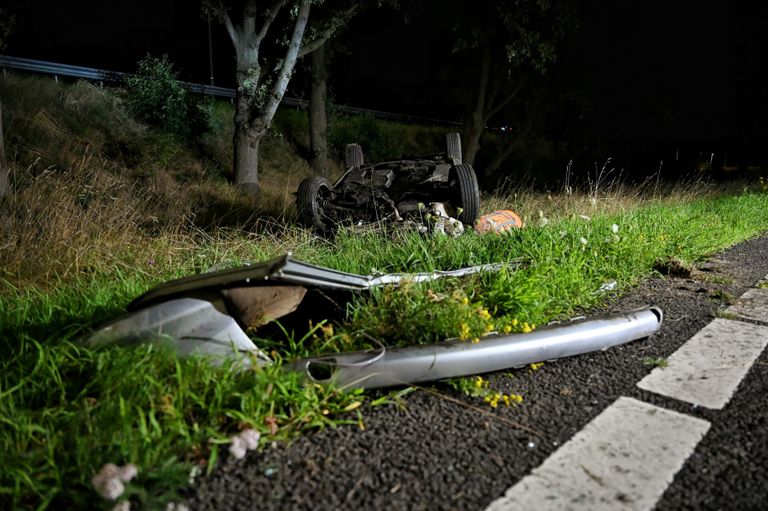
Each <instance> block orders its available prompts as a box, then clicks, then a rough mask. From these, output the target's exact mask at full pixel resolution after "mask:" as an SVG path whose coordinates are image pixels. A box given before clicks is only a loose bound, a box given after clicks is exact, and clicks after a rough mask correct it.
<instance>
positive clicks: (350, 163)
mask: <svg viewBox="0 0 768 511" xmlns="http://www.w3.org/2000/svg"><path fill="white" fill-rule="evenodd" d="M363 163H364V158H363V148H362V147H360V144H347V147H345V148H344V165H345V166H346V168H347V170H348V169H351V168H352V167H362V166H363Z"/></svg>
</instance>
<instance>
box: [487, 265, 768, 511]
mask: <svg viewBox="0 0 768 511" xmlns="http://www.w3.org/2000/svg"><path fill="white" fill-rule="evenodd" d="M765 280H766V281H768V276H766V279H765ZM726 312H727V313H729V314H733V315H734V316H737V317H739V318H743V319H748V320H752V321H757V322H760V323H766V324H768V289H750V290H749V291H747V292H746V293H745V294H744V295H743V296H742V297H741V298H739V300H738V301H737V303H736V304H735V305H733V306H731V307H729V308H728V309H726ZM766 345H768V326H759V325H755V324H752V323H746V322H744V321H733V320H726V319H715V320H714V321H712V322H711V323H710V324H709V325H707V326H706V327H704V328H702V329H701V330H700V331H699V332H698V333H697V334H696V335H694V336H693V337H692V338H691V339H689V340H688V341H687V342H686V343H685V344H683V345H682V346H681V347H680V348H679V349H678V350H677V351H676V352H675V353H673V354H672V356H670V357H669V358H668V359H667V363H668V366H667V367H665V368H660V367H659V368H656V369H654V370H653V371H652V372H651V373H650V374H649V375H648V376H646V377H645V378H643V379H642V380H640V382H639V383H638V384H637V386H638V387H640V388H641V389H645V390H648V391H651V392H655V393H657V394H661V395H663V396H668V397H671V398H674V399H677V400H680V401H685V402H688V403H692V404H694V405H700V406H704V407H707V408H712V409H722V408H723V407H724V406H725V405H726V404H727V403H728V401H729V400H730V399H731V396H733V393H734V392H735V391H736V388H737V387H738V386H739V383H741V380H742V379H743V378H744V376H746V374H747V372H748V371H749V369H750V368H751V367H752V364H753V363H754V362H755V360H756V359H757V357H759V356H760V353H762V351H763V350H764V349H765V347H766ZM709 426H710V423H709V422H707V421H705V420H702V419H698V418H695V417H691V416H689V415H685V414H681V413H677V412H673V411H671V410H667V409H664V408H659V407H657V406H653V405H650V404H647V403H643V402H642V401H637V400H635V399H631V398H628V397H620V398H619V399H617V400H616V401H615V402H614V403H613V404H612V405H611V406H609V407H608V408H607V409H605V410H604V411H603V412H602V413H601V414H600V415H598V416H597V417H595V418H594V419H593V420H592V422H590V423H589V424H587V425H586V426H585V427H584V429H582V430H581V431H580V432H579V433H577V434H576V435H575V436H574V437H573V438H571V439H570V440H569V441H568V442H567V443H565V444H564V445H563V446H562V447H560V449H558V450H557V451H555V452H554V453H552V454H551V455H550V456H549V458H547V459H546V460H545V461H544V463H542V464H541V466H539V467H538V468H536V469H534V470H533V471H532V472H531V473H530V474H529V475H528V476H526V477H524V478H523V479H521V480H520V481H519V482H518V483H517V484H515V485H514V486H513V487H512V488H510V489H508V490H507V492H506V493H505V495H504V496H503V497H501V498H499V499H497V500H495V501H494V502H492V503H491V505H490V506H489V507H488V511H506V510H517V509H519V510H528V509H537V510H540V509H541V510H562V509H571V510H614V509H631V510H649V509H652V508H653V507H654V506H655V505H656V503H657V502H658V500H659V499H660V498H661V496H662V494H663V493H664V491H665V490H666V489H667V486H669V484H670V483H671V482H672V479H673V478H674V475H675V474H676V473H677V471H678V470H680V468H682V466H683V464H684V463H685V461H686V460H687V459H688V457H689V456H690V455H691V454H692V453H693V450H694V449H695V448H696V445H697V444H698V443H699V441H700V440H701V439H702V438H703V437H704V435H705V434H706V432H707V430H708V429H709Z"/></svg>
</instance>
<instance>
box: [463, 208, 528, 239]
mask: <svg viewBox="0 0 768 511" xmlns="http://www.w3.org/2000/svg"><path fill="white" fill-rule="evenodd" d="M522 227H523V221H522V220H521V219H520V217H519V216H517V213H515V212H514V211H512V210H509V209H502V210H499V211H494V212H492V213H488V214H487V215H482V216H481V217H480V218H478V219H477V222H475V232H477V233H478V234H485V233H487V232H495V233H500V232H505V231H509V230H512V229H522Z"/></svg>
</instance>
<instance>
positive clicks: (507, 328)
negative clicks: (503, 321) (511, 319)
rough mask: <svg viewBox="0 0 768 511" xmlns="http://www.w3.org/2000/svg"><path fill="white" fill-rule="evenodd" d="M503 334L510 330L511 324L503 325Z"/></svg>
mask: <svg viewBox="0 0 768 511" xmlns="http://www.w3.org/2000/svg"><path fill="white" fill-rule="evenodd" d="M502 330H503V331H504V333H505V334H508V333H509V332H511V331H512V325H504V328H503V329H502Z"/></svg>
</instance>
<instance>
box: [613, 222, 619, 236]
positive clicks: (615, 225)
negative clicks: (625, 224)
mask: <svg viewBox="0 0 768 511" xmlns="http://www.w3.org/2000/svg"><path fill="white" fill-rule="evenodd" d="M611 232H612V233H613V234H619V226H618V225H617V224H611Z"/></svg>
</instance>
